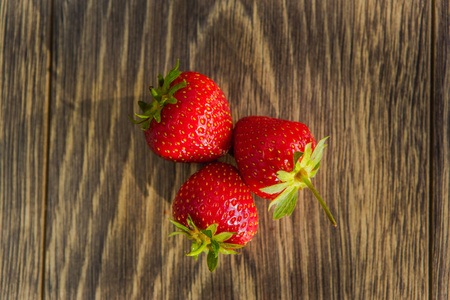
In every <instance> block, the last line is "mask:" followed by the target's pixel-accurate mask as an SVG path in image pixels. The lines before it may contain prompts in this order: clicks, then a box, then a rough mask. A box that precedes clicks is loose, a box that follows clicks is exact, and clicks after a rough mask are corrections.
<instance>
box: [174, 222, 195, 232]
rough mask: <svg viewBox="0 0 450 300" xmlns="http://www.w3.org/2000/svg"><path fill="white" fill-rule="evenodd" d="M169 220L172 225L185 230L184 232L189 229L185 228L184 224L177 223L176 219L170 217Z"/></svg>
mask: <svg viewBox="0 0 450 300" xmlns="http://www.w3.org/2000/svg"><path fill="white" fill-rule="evenodd" d="M169 221H170V222H171V223H172V224H173V225H175V226H176V227H178V228H180V229H181V230H183V231H186V232H189V231H191V230H190V229H189V228H187V227H186V226H184V225H183V224H181V223H178V222H177V221H174V220H172V219H169Z"/></svg>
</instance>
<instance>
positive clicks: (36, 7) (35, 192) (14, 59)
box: [0, 1, 50, 299]
mask: <svg viewBox="0 0 450 300" xmlns="http://www.w3.org/2000/svg"><path fill="white" fill-rule="evenodd" d="M49 9H50V7H49V1H1V2H0V107H1V109H0V227H1V230H0V279H1V280H0V281H1V283H0V299H38V298H39V297H40V295H41V292H40V289H41V283H42V278H41V270H42V267H43V260H42V258H43V257H42V252H41V249H42V241H43V234H44V231H43V226H42V216H43V209H44V205H45V182H46V164H47V160H46V158H47V152H46V150H47V125H48V124H47V121H48V100H49V99H48V84H49V82H48V79H49V76H47V68H48V63H49V62H50V56H49V55H50V53H49V48H48V45H49V28H50V27H49V25H50V22H49V21H50V19H49V17H50V11H49Z"/></svg>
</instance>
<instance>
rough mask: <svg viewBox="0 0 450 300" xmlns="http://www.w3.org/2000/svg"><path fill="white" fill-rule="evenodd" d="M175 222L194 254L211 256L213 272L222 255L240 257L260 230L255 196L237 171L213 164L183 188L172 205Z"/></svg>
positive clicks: (198, 172) (210, 261)
mask: <svg viewBox="0 0 450 300" xmlns="http://www.w3.org/2000/svg"><path fill="white" fill-rule="evenodd" d="M172 212H173V217H174V219H175V221H173V220H171V222H172V223H173V224H174V225H175V226H177V227H178V228H180V229H181V230H182V231H176V232H174V233H172V234H171V235H174V234H178V233H183V234H185V235H187V237H188V238H189V239H192V240H193V241H192V247H191V250H192V251H191V253H189V254H187V255H188V256H194V257H195V258H197V256H198V255H199V254H200V253H201V252H203V251H205V252H206V251H207V252H208V257H207V260H208V267H209V269H210V271H211V272H212V271H213V270H214V269H215V267H216V266H217V263H218V253H219V252H220V253H225V254H236V252H234V251H233V250H232V249H237V248H241V247H243V246H245V245H246V244H247V242H248V241H250V240H251V239H252V238H253V236H254V235H255V233H256V230H257V228H258V213H257V211H256V206H255V203H254V202H253V198H252V194H251V192H250V190H249V189H248V187H247V186H246V185H245V183H244V182H243V181H242V178H241V176H240V175H239V173H238V171H237V170H236V168H234V167H233V166H231V165H228V164H225V163H220V162H216V163H212V164H209V165H207V166H206V167H203V168H202V169H200V170H199V171H197V172H196V173H195V174H194V175H192V176H191V177H189V179H188V180H187V181H186V182H185V183H184V184H183V185H182V186H181V188H180V190H179V191H178V193H177V195H176V197H175V200H174V202H173V205H172Z"/></svg>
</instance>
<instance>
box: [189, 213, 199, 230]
mask: <svg viewBox="0 0 450 300" xmlns="http://www.w3.org/2000/svg"><path fill="white" fill-rule="evenodd" d="M186 222H187V223H188V225H189V226H190V227H191V228H192V229H194V230H198V229H197V226H195V224H194V221H192V218H191V216H190V215H188V216H187V219H186Z"/></svg>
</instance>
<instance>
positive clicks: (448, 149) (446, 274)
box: [430, 0, 450, 299]
mask: <svg viewBox="0 0 450 300" xmlns="http://www.w3.org/2000/svg"><path fill="white" fill-rule="evenodd" d="M435 15H436V20H435V37H436V42H435V44H434V45H435V50H434V51H435V53H434V54H435V68H434V69H435V70H434V88H435V90H434V91H435V92H434V99H433V101H434V107H433V111H432V113H433V114H432V116H431V120H432V122H433V126H432V128H433V133H434V135H433V137H434V138H433V144H432V145H431V147H432V151H431V154H432V159H433V161H432V179H433V180H432V185H431V190H432V195H433V223H432V226H433V227H432V230H433V231H432V241H433V245H432V247H433V248H432V250H433V261H432V266H433V269H432V271H433V273H432V276H433V286H432V287H430V288H432V293H433V298H434V299H448V298H449V297H450V252H449V244H450V228H449V225H450V224H449V219H450V189H449V187H450V89H449V87H450V5H449V1H447V0H439V1H436V13H435Z"/></svg>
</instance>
